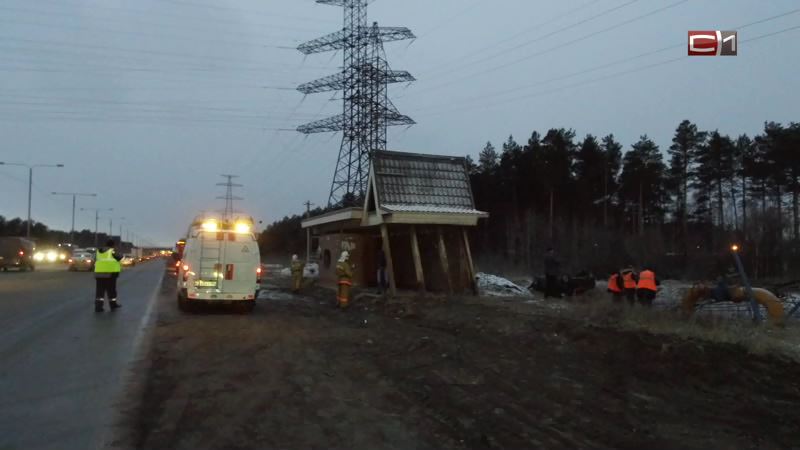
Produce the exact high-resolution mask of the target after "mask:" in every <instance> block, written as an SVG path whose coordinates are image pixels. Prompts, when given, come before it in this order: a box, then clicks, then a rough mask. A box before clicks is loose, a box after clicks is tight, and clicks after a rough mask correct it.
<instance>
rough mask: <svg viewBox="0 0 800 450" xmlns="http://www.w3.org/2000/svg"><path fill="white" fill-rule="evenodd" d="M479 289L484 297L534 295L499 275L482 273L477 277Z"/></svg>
mask: <svg viewBox="0 0 800 450" xmlns="http://www.w3.org/2000/svg"><path fill="white" fill-rule="evenodd" d="M476 278H477V280H478V289H480V291H481V293H482V294H484V295H489V296H493V297H531V296H532V294H531V293H530V292H528V290H527V289H525V288H523V287H522V286H519V285H517V284H514V283H513V282H512V281H510V280H507V279H505V278H503V277H499V276H497V275H492V274H488V273H483V272H480V273H478V275H477V276H476Z"/></svg>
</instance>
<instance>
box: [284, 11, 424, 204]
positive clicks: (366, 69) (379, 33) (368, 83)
mask: <svg viewBox="0 0 800 450" xmlns="http://www.w3.org/2000/svg"><path fill="white" fill-rule="evenodd" d="M317 3H322V4H326V5H335V6H341V7H343V8H344V28H343V29H342V31H337V32H335V33H332V34H329V35H327V36H324V37H321V38H319V39H315V40H313V41H309V42H306V43H305V44H301V45H300V46H299V47H297V49H298V50H299V51H300V52H301V53H303V54H305V55H310V54H313V53H322V52H327V51H332V50H342V51H343V53H344V67H343V69H342V72H341V73H337V74H335V75H331V76H328V77H324V78H320V79H319V80H316V81H312V82H310V83H306V84H303V85H301V86H299V87H298V88H297V90H298V91H300V92H302V93H303V94H313V93H317V92H328V91H338V90H341V91H343V95H342V99H343V106H344V111H343V113H342V114H341V115H338V116H334V117H330V118H327V119H323V120H318V121H315V122H311V123H309V124H306V125H302V126H300V127H298V128H297V131H299V132H301V133H304V134H312V133H324V132H334V131H342V132H343V136H342V146H341V148H340V149H339V161H338V162H337V164H336V171H335V172H334V175H333V183H332V184H331V192H330V196H329V197H328V205H329V206H334V205H342V206H353V205H355V204H358V202H359V201H360V200H361V199H362V198H363V197H364V195H365V193H366V187H367V179H368V177H369V165H370V157H371V154H372V152H373V151H375V150H385V149H386V128H387V127H388V126H394V125H413V124H414V123H415V122H414V121H413V120H412V119H411V118H410V117H408V116H405V115H403V114H400V112H399V111H397V108H395V106H394V105H393V104H392V102H391V101H390V100H389V98H388V95H387V91H388V85H389V83H401V82H411V81H414V77H413V76H411V74H410V73H408V72H406V71H395V70H390V69H389V64H388V63H387V61H386V55H385V53H384V50H383V43H384V42H391V41H399V40H404V39H413V38H414V37H415V36H414V34H413V33H412V32H411V30H409V29H408V28H404V27H379V26H378V24H377V23H373V24H372V26H368V25H367V3H368V1H367V0H317Z"/></svg>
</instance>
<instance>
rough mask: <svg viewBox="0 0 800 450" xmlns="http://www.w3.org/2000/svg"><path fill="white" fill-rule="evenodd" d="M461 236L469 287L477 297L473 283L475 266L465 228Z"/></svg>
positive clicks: (475, 286)
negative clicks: (462, 237)
mask: <svg viewBox="0 0 800 450" xmlns="http://www.w3.org/2000/svg"><path fill="white" fill-rule="evenodd" d="M461 232H462V236H464V251H465V252H466V254H467V273H468V274H469V279H470V281H469V285H470V286H471V287H472V292H473V293H475V295H478V286H477V285H476V282H475V266H474V265H473V263H472V250H470V248H469V233H467V229H466V228H462V229H461Z"/></svg>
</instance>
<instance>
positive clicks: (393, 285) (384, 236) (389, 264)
mask: <svg viewBox="0 0 800 450" xmlns="http://www.w3.org/2000/svg"><path fill="white" fill-rule="evenodd" d="M381 240H382V241H383V254H384V255H385V256H386V271H387V272H389V273H388V275H389V295H391V296H392V297H394V296H396V295H397V282H395V279H394V261H393V260H392V246H391V245H390V244H389V227H388V225H386V224H385V223H384V224H381Z"/></svg>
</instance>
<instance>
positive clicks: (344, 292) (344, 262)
mask: <svg viewBox="0 0 800 450" xmlns="http://www.w3.org/2000/svg"><path fill="white" fill-rule="evenodd" d="M336 277H337V278H338V282H337V284H338V287H339V289H338V292H337V295H336V303H337V304H338V305H339V308H342V309H345V308H347V307H348V306H350V289H351V288H352V287H353V266H351V265H350V253H349V252H348V251H346V250H345V251H343V252H342V255H341V256H340V257H339V262H338V263H336Z"/></svg>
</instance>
